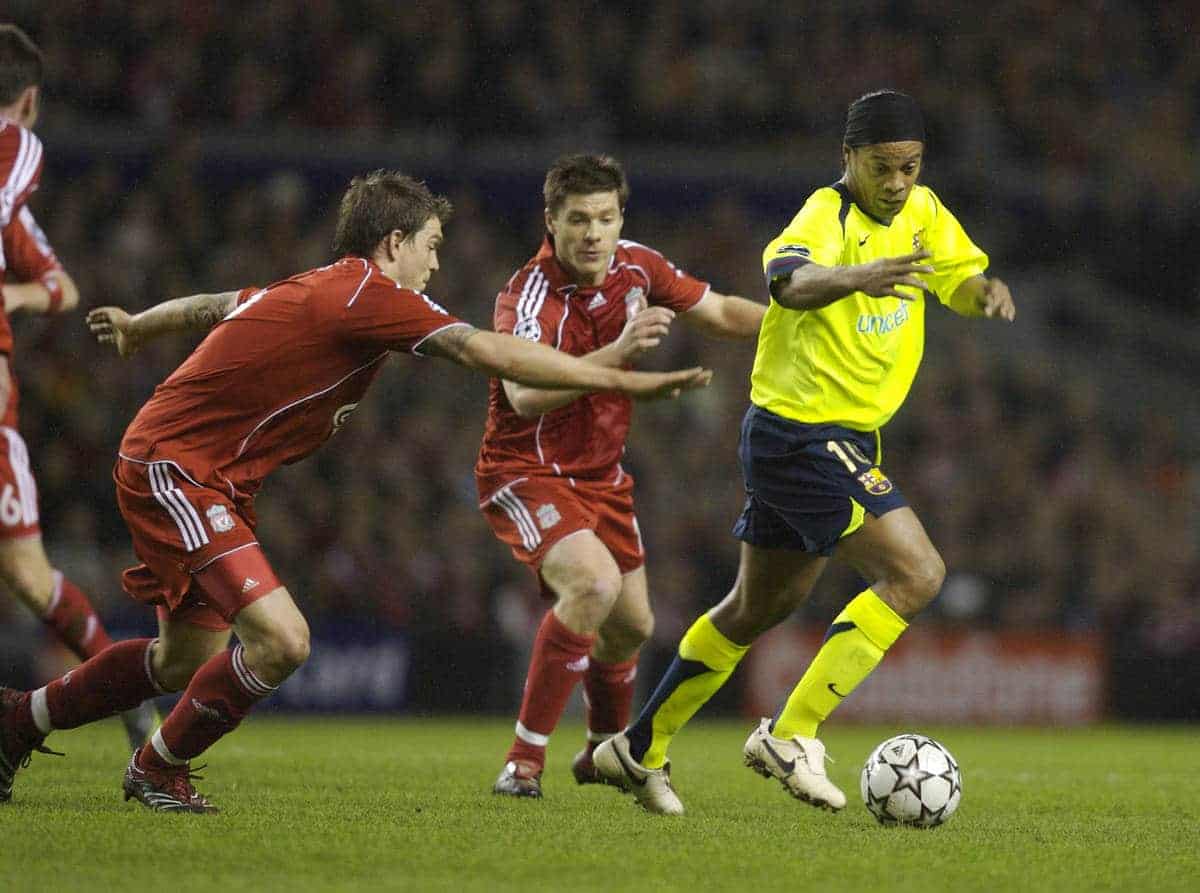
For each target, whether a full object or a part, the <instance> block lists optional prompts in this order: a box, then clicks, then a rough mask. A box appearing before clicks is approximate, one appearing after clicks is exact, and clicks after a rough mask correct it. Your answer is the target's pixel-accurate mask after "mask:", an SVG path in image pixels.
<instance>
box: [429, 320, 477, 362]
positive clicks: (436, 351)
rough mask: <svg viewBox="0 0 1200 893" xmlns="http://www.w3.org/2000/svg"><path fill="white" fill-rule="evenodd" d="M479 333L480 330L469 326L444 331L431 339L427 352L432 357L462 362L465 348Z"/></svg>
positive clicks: (454, 327)
mask: <svg viewBox="0 0 1200 893" xmlns="http://www.w3.org/2000/svg"><path fill="white" fill-rule="evenodd" d="M478 333H479V329H477V328H475V327H474V326H469V325H461V326H451V327H450V328H448V329H442V331H440V332H437V333H435V334H434V335H432V336H431V337H430V338H429V342H428V347H426V349H425V352H426V353H427V354H429V355H430V356H434V357H442V358H444V359H447V360H455V361H457V360H460V359H461V358H462V353H463V348H464V347H465V346H466V344H467V342H468V341H470V340H471V339H472V338H473V337H474V336H475V335H477V334H478Z"/></svg>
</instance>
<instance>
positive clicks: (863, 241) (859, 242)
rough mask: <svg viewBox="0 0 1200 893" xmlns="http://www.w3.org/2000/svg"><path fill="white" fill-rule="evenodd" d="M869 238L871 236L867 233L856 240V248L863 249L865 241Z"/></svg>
mask: <svg viewBox="0 0 1200 893" xmlns="http://www.w3.org/2000/svg"><path fill="white" fill-rule="evenodd" d="M869 238H871V234H870V233H867V234H866V235H865V236H863V237H862V238H861V239H859V240H858V247H859V248H862V247H863V245H866V244H867V239H869Z"/></svg>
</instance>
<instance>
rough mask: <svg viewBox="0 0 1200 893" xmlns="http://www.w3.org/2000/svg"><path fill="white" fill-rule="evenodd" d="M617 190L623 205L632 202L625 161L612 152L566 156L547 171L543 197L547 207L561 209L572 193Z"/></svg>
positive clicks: (584, 193) (554, 209) (588, 193)
mask: <svg viewBox="0 0 1200 893" xmlns="http://www.w3.org/2000/svg"><path fill="white" fill-rule="evenodd" d="M593 192H615V193H617V196H618V200H619V201H620V204H621V207H622V208H624V207H625V203H626V202H627V201H629V181H628V180H626V179H625V171H624V170H622V168H621V163H620V162H619V161H617V159H615V158H613V157H612V156H611V155H564V156H563V157H562V158H560V159H558V161H556V162H554V165H553V166H552V167H551V168H550V170H548V171H547V172H546V184H545V186H543V187H542V196H543V197H544V198H545V200H546V210H548V211H549V212H550V213H551V214H554V213H555V212H556V211H558V209H559V208H561V207H562V206H563V202H565V201H566V200H567V196H568V195H590V194H591V193H593Z"/></svg>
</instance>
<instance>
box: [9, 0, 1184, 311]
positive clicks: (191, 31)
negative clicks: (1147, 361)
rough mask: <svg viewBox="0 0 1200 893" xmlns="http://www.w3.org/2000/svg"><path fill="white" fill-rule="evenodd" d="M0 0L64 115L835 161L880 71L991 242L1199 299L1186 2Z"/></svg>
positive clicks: (131, 122)
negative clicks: (918, 118) (911, 103)
mask: <svg viewBox="0 0 1200 893" xmlns="http://www.w3.org/2000/svg"><path fill="white" fill-rule="evenodd" d="M10 6H11V4H10ZM15 7H16V11H15V15H16V17H17V19H18V20H19V21H22V22H23V24H24V25H25V26H26V27H27V29H28V30H30V32H31V33H32V34H33V35H34V36H35V37H36V38H37V39H38V40H39V41H40V43H41V45H42V47H43V48H44V50H45V52H46V56H47V67H48V73H49V80H48V83H47V95H48V97H49V98H50V99H51V103H50V104H49V105H50V107H52V112H51V113H50V114H52V116H53V119H54V120H55V121H56V122H57V123H58V124H59V125H61V126H64V127H71V126H74V125H78V124H86V123H95V122H103V123H105V124H108V125H113V124H116V125H118V126H120V127H125V128H129V129H133V130H136V131H137V132H139V133H159V134H169V133H172V132H174V131H175V130H176V129H177V128H178V127H179V126H181V125H184V126H186V127H188V128H191V127H194V126H197V125H199V126H204V127H210V128H220V129H222V130H226V131H229V132H232V133H241V134H254V135H260V134H263V133H264V132H266V133H269V132H274V131H278V130H281V129H283V130H291V131H296V130H297V129H300V128H317V129H318V132H324V133H333V132H334V131H336V132H337V133H339V134H342V135H344V134H347V133H351V134H355V135H357V136H360V137H367V138H370V137H373V136H374V137H378V136H381V135H388V136H390V135H393V134H395V133H398V132H400V133H403V132H409V133H419V134H423V135H431V136H435V137H436V138H438V139H440V140H442V141H443V143H444V145H446V146H447V147H449V148H451V149H452V148H454V147H461V146H464V145H472V144H480V143H486V142H489V141H492V140H495V139H496V138H497V137H501V138H504V139H510V140H512V139H516V140H521V139H524V140H530V139H536V140H537V141H539V143H540V144H542V145H546V144H550V145H556V144H558V145H562V146H565V147H569V148H577V147H578V146H579V145H580V144H581V143H588V144H591V145H613V144H618V145H631V144H639V143H640V144H655V145H670V144H674V145H677V146H687V147H697V148H700V147H720V148H722V149H729V148H738V147H743V148H757V149H759V150H762V151H763V152H764V153H769V154H770V155H772V156H773V157H775V158H777V159H779V160H780V162H781V163H782V164H787V165H795V164H808V163H811V162H812V161H813V160H814V159H822V160H824V159H833V158H835V157H836V152H835V151H831V145H832V144H831V143H830V142H829V140H828V135H829V134H831V133H836V132H838V130H839V128H840V125H841V116H842V113H843V111H844V109H845V107H846V103H847V102H848V101H849V100H851V99H853V98H854V97H856V96H858V95H859V94H861V93H863V92H865V91H866V90H869V89H874V88H877V87H878V86H879V85H880V83H882V82H884V81H886V82H888V83H890V84H891V85H893V86H896V87H898V88H901V89H905V90H907V91H908V92H910V93H912V94H913V95H914V96H918V97H920V98H921V101H922V102H923V103H924V105H925V107H926V108H928V109H931V110H936V114H932V115H930V146H931V158H936V159H937V161H938V163H939V166H940V167H941V170H942V176H943V178H946V177H950V178H953V179H954V180H955V181H956V182H957V183H959V185H960V187H961V190H960V193H961V198H960V200H962V199H969V200H974V199H981V200H983V199H986V201H987V202H988V203H989V204H990V206H991V208H992V210H993V211H994V212H996V213H997V215H1000V214H1003V215H1007V214H1009V213H1019V215H1020V219H1021V220H1022V221H1023V224H1024V225H1023V226H1021V227H1019V228H1017V227H1007V226H999V225H996V226H994V227H993V230H994V231H991V232H989V233H988V235H989V236H990V240H989V241H990V245H991V249H992V250H993V251H997V250H999V249H1000V248H1002V247H1003V248H1005V249H1008V250H1018V249H1019V250H1020V252H1021V255H1022V257H1023V258H1025V259H1026V260H1027V261H1038V260H1048V259H1054V258H1056V257H1059V256H1061V255H1062V253H1063V252H1064V251H1065V250H1070V251H1071V253H1072V254H1073V255H1076V256H1077V257H1078V258H1079V260H1080V262H1081V263H1084V264H1086V265H1087V266H1089V267H1090V268H1092V269H1094V270H1095V271H1096V272H1098V273H1101V274H1103V275H1105V276H1107V277H1109V278H1111V279H1113V280H1115V281H1117V282H1119V283H1120V284H1122V285H1125V286H1131V285H1136V286H1137V287H1138V288H1139V290H1140V293H1142V294H1143V295H1145V299H1146V300H1147V301H1153V302H1156V303H1158V304H1160V305H1162V306H1164V307H1170V308H1173V309H1174V310H1176V311H1178V312H1183V313H1188V314H1192V315H1193V316H1194V315H1195V314H1196V313H1198V312H1200V302H1198V301H1197V300H1196V295H1197V290H1198V289H1200V281H1198V277H1197V276H1196V273H1195V271H1194V270H1193V269H1191V268H1190V267H1189V266H1187V265H1186V263H1185V262H1184V261H1182V258H1183V257H1184V256H1185V255H1186V253H1187V252H1186V251H1184V248H1185V246H1188V245H1194V244H1196V241H1197V236H1198V235H1200V210H1198V209H1200V172H1198V171H1197V168H1196V166H1195V164H1194V163H1193V153H1192V151H1191V150H1192V146H1194V145H1195V141H1196V137H1197V135H1198V132H1200V102H1198V100H1197V97H1198V96H1200V62H1198V61H1197V60H1198V58H1200V57H1198V56H1197V54H1196V53H1195V52H1194V41H1195V25H1196V21H1195V6H1194V4H1193V3H1190V2H1188V0H1165V2H1153V3H1151V2H1146V0H1099V2H1097V0H1071V2H1067V3H1058V2H1047V0H1020V2H1013V3H1004V4H997V5H993V6H990V7H989V8H988V9H987V11H986V12H984V13H983V14H979V13H978V12H977V11H973V12H972V13H971V14H970V15H968V14H966V13H964V12H963V10H964V9H965V7H963V6H962V5H961V4H955V3H950V2H946V0H921V2H915V3H895V2H892V0H857V2H854V3H851V4H845V3H842V4H824V5H804V4H801V5H784V6H780V5H779V4H776V3H769V2H766V0H749V2H747V0H738V2H733V0H704V2H689V3H685V2H683V0H655V2H650V3H638V4H628V5H625V4H616V5H614V4H611V3H585V4H574V5H571V6H569V7H567V6H562V5H561V4H553V3H543V2H517V0H487V2H482V0H437V2H419V3H410V4H407V5H406V6H405V7H404V9H403V11H402V12H398V11H397V10H396V9H395V7H394V6H393V5H392V4H389V3H385V2H382V0H357V2H352V3H342V2H331V0H321V2H311V3H290V2H279V0H257V2H253V3H241V2H238V3H235V2H233V0H214V2H208V3H189V2H185V0H167V2H153V0H104V2H102V3H88V4H68V3H42V2H31V0H16V3H15ZM999 240H1003V241H1004V244H1003V245H1001V244H998V242H999ZM1130 255H1135V256H1137V257H1139V258H1141V262H1140V263H1138V264H1132V265H1131V264H1129V263H1128V262H1127V261H1126V258H1128V257H1129V256H1130Z"/></svg>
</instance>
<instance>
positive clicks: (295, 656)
mask: <svg viewBox="0 0 1200 893" xmlns="http://www.w3.org/2000/svg"><path fill="white" fill-rule="evenodd" d="M258 644H259V647H258V648H257V649H255V650H256V651H257V654H255V655H254V656H253V660H252V664H255V665H259V666H256V669H258V670H261V671H262V672H263V673H264V674H265V675H266V676H269V677H273V678H275V679H279V680H282V679H284V678H286V677H287V676H289V675H291V674H292V673H293V672H295V670H296V669H297V668H299V667H300V666H301V665H302V664H303V663H304V662H305V661H306V660H308V655H309V652H310V650H311V645H310V642H309V633H308V624H307V623H305V622H304V620H303V619H302V618H298V620H297V622H295V623H289V624H287V625H285V626H280V627H278V628H276V629H274V630H272V631H271V635H270V636H268V637H266V638H265V639H264V640H262V641H261V642H259V643H258ZM272 684H274V683H272Z"/></svg>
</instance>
